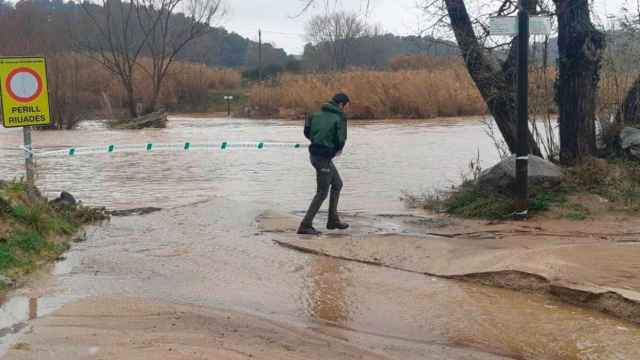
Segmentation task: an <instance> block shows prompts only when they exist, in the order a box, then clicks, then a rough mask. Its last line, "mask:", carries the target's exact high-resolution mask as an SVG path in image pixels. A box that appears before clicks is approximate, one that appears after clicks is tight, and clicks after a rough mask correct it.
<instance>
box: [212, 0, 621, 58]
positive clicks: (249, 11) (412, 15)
mask: <svg viewBox="0 0 640 360" xmlns="http://www.w3.org/2000/svg"><path fill="white" fill-rule="evenodd" d="M225 1H226V7H227V15H226V16H225V18H224V19H223V20H222V21H221V23H220V25H222V26H224V27H226V28H227V29H228V30H230V31H235V32H237V33H239V34H241V35H243V36H245V37H248V38H251V39H254V40H257V38H258V29H259V28H261V29H262V30H263V41H265V42H271V43H275V45H276V46H278V47H282V48H284V49H285V50H286V51H287V53H290V54H301V53H302V50H303V48H304V44H305V39H304V36H303V34H304V27H305V23H306V22H307V21H308V19H309V18H310V17H311V16H313V15H315V14H319V13H321V12H322V10H323V9H322V8H313V9H311V10H310V11H308V12H306V13H305V14H303V15H301V16H299V17H295V16H296V15H297V14H299V13H300V10H301V9H302V4H303V0H225ZM625 1H626V0H595V8H596V12H597V14H598V15H599V16H600V17H601V18H602V19H605V20H606V18H605V14H611V13H614V14H617V13H619V10H620V8H621V7H622V5H623V4H624V3H625ZM365 2H366V0H342V1H341V4H342V5H338V8H341V9H344V10H349V11H350V10H353V11H361V10H362V8H363V6H364V5H363V4H364V3H365ZM418 2H419V0H373V1H372V3H374V6H373V9H372V11H371V13H370V15H369V21H370V22H371V23H377V24H381V25H382V27H383V29H384V30H385V31H386V32H391V33H394V34H399V35H408V34H416V33H417V32H418V29H419V28H420V23H421V12H420V10H419V9H418V8H417V6H416V4H417V3H418Z"/></svg>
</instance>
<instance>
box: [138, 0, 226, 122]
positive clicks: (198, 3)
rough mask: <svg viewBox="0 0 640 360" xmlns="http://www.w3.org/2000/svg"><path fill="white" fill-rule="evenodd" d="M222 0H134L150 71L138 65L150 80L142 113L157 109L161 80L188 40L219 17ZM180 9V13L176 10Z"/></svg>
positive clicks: (202, 32)
mask: <svg viewBox="0 0 640 360" xmlns="http://www.w3.org/2000/svg"><path fill="white" fill-rule="evenodd" d="M221 1H222V0H137V2H136V5H137V6H136V10H137V18H138V22H139V25H140V28H141V30H142V33H143V34H144V39H146V41H145V44H144V45H145V48H146V50H147V53H148V55H149V56H150V58H151V68H147V67H145V66H141V68H142V69H143V71H144V72H145V73H146V74H147V75H149V76H150V77H151V80H152V81H151V83H152V86H153V92H152V97H151V100H150V102H149V103H148V104H147V106H146V112H153V111H155V110H156V108H157V104H158V97H159V96H160V92H161V90H162V85H163V83H164V79H165V77H166V76H167V73H168V72H169V69H170V68H171V65H172V64H173V63H174V61H175V59H176V56H177V55H178V54H179V53H180V52H181V51H182V50H183V49H184V48H185V47H186V46H187V45H188V44H189V43H191V42H192V41H194V40H195V39H198V38H199V37H201V36H203V35H205V34H207V33H208V32H209V31H211V30H212V27H211V26H210V23H211V21H212V19H213V17H214V16H216V15H220V14H221V13H222V11H221ZM180 6H182V7H184V14H181V15H178V14H176V11H177V10H178V9H179V8H180Z"/></svg>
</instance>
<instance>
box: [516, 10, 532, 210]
mask: <svg viewBox="0 0 640 360" xmlns="http://www.w3.org/2000/svg"><path fill="white" fill-rule="evenodd" d="M518 15H519V21H518V149H517V157H516V196H517V197H516V210H517V213H516V216H517V217H518V218H527V216H528V212H529V189H528V180H529V4H528V0H520V12H519V14H518Z"/></svg>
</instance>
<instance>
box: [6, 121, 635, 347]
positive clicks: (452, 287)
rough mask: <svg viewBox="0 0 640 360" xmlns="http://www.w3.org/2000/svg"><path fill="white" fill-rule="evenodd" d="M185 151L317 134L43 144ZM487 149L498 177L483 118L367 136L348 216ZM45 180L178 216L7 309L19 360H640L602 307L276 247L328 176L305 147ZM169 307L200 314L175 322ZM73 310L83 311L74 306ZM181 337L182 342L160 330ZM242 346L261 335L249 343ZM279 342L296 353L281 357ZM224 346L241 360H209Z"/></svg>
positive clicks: (84, 260) (345, 161) (124, 232)
mask: <svg viewBox="0 0 640 360" xmlns="http://www.w3.org/2000/svg"><path fill="white" fill-rule="evenodd" d="M0 139H1V141H2V146H3V147H4V146H12V145H13V146H15V145H18V144H19V141H20V137H19V132H16V131H6V130H2V131H1V132H0ZM187 141H190V142H193V143H196V142H198V143H209V142H211V143H215V142H221V141H275V142H292V143H295V142H303V138H302V135H301V124H300V123H297V122H280V121H250V120H237V119H234V120H226V119H210V120H205V119H186V118H175V119H173V121H171V122H170V127H169V128H168V129H165V130H145V131H140V132H126V131H122V132H120V131H117V132H116V131H107V130H104V129H101V128H100V127H89V126H85V128H83V129H81V130H77V131H70V132H39V133H36V134H35V143H36V144H37V146H38V147H57V146H81V145H88V146H95V145H97V144H101V145H108V144H111V143H115V144H132V143H140V144H143V143H145V142H157V143H180V142H187ZM478 151H479V152H480V156H481V158H482V161H483V163H484V164H485V165H489V164H490V163H492V162H494V161H495V160H496V158H497V156H496V153H495V150H494V149H493V145H492V143H491V141H490V139H488V138H487V137H486V136H485V135H484V132H483V129H482V126H481V124H480V123H479V122H478V121H475V120H459V121H456V120H447V121H397V122H386V123H385V122H372V123H364V124H353V125H352V127H351V129H350V142H349V146H348V149H347V150H346V151H345V156H344V157H343V158H340V159H338V160H337V165H338V167H339V168H340V169H341V170H342V175H343V178H344V180H345V195H344V197H343V198H344V208H345V209H346V211H347V213H348V214H349V215H347V216H346V217H345V218H346V219H347V220H349V221H352V220H357V219H358V216H359V215H358V213H367V214H379V213H387V212H390V211H403V207H402V202H401V201H399V200H398V198H399V196H400V193H401V191H403V190H408V191H412V192H419V191H424V190H429V189H432V188H433V187H441V186H447V185H448V184H451V183H453V182H456V181H457V180H458V179H459V177H460V174H461V173H462V172H464V171H465V169H466V166H467V163H468V161H469V160H470V159H472V158H473V157H474V156H476V154H477V153H478ZM38 168H39V178H38V185H39V186H40V187H42V188H44V189H46V191H47V193H49V194H54V193H55V192H57V191H60V190H68V191H70V192H72V193H74V194H76V195H77V196H78V197H79V198H80V199H82V200H84V201H85V202H86V203H89V204H92V205H107V206H108V207H111V208H118V209H123V208H132V207H140V206H159V207H163V208H165V210H164V211H161V212H157V213H154V214H150V215H146V216H140V217H126V218H114V219H112V221H111V222H110V223H108V224H104V225H102V226H95V227H91V228H89V229H88V236H87V241H86V242H82V243H79V244H75V245H74V247H73V249H72V250H71V251H70V252H69V253H68V254H67V255H66V260H65V261H63V262H61V263H58V264H57V265H56V267H55V268H54V269H53V276H52V277H47V278H46V279H45V280H43V281H39V282H36V283H34V284H32V285H30V286H28V287H27V288H25V289H23V290H20V291H19V293H18V294H16V295H17V296H16V297H14V298H13V300H12V301H10V302H8V303H7V304H5V306H3V308H2V315H1V316H0V327H2V329H0V335H1V336H2V337H1V338H0V349H2V350H3V351H7V349H9V348H10V347H11V346H14V349H13V350H11V351H9V352H8V353H7V358H12V359H30V358H39V359H61V358H65V359H66V358H68V359H72V358H94V357H96V356H97V358H122V359H124V358H127V359H129V358H131V359H143V358H163V359H217V358H220V359H236V358H237V359H240V358H242V359H245V358H267V359H275V358H278V359H316V358H317V359H329V358H331V359H333V358H341V359H343V358H344V359H352V358H364V359H505V358H507V359H567V360H570V359H629V360H632V359H639V358H640V328H638V327H637V326H636V325H634V324H631V323H628V322H625V321H621V320H618V319H614V318H611V317H608V316H606V315H604V314H601V313H598V312H595V311H590V310H584V309H580V308H576V307H573V306H568V305H564V304H561V303H558V302H555V301H552V300H549V299H547V298H545V297H543V296H539V295H532V294H521V293H517V292H513V291H508V290H498V289H493V288H487V287H482V286H479V285H472V284H465V283H460V282H455V281H448V280H442V279H435V278H430V277H426V276H423V275H420V274H414V273H408V272H403V271H397V270H390V269H385V268H381V267H376V266H370V265H364V264H357V263H352V262H347V261H341V260H335V259H330V258H324V257H319V256H314V255H309V254H303V253H298V252H294V251H291V250H288V249H285V248H281V247H278V246H277V245H275V244H274V243H273V241H272V240H273V237H272V236H271V235H270V234H268V233H262V232H260V231H259V229H258V228H257V227H256V218H257V217H259V216H260V215H261V214H263V213H264V212H265V211H280V212H283V213H287V214H298V211H299V210H301V209H303V208H304V207H305V206H306V205H307V202H308V201H309V199H310V197H311V196H312V195H313V194H312V193H313V190H314V178H313V175H314V174H313V172H312V171H311V169H310V168H309V165H308V163H307V153H306V150H305V149H301V150H295V149H285V148H278V149H272V150H268V149H265V150H260V151H258V150H257V149H256V150H254V149H243V150H238V149H233V150H231V151H229V152H225V153H220V152H214V153H211V152H209V153H208V152H206V151H205V152H203V151H196V152H190V153H180V152H163V153H158V154H146V153H132V154H111V155H110V154H100V155H87V156H77V157H74V158H64V157H61V158H52V159H44V160H42V161H40V162H39V163H38ZM21 169H22V164H21V160H20V159H19V158H17V157H16V156H15V154H10V153H9V152H3V155H2V162H1V163H0V170H1V171H2V178H7V177H12V176H19V175H20V174H21V173H20V172H21ZM360 219H361V221H362V218H360ZM389 221H393V220H389ZM397 226H399V227H401V226H402V224H397ZM393 227H394V226H390V228H393ZM367 229H368V230H362V231H363V232H365V233H372V234H373V233H376V232H377V231H379V230H376V227H375V226H370V227H368V228H367ZM353 231H354V232H357V231H360V230H357V229H354V230H353ZM360 235H362V234H360ZM365 235H366V234H365ZM310 241H322V240H321V238H320V239H319V240H310ZM106 299H108V300H106ZM113 299H115V300H113ZM141 299H142V300H141ZM141 302H142V304H143V305H139V304H140V303H141ZM157 302H162V303H163V304H172V306H188V307H189V309H191V310H184V308H180V309H181V310H180V311H177V310H175V311H169V312H166V311H164V310H163V311H160V310H158V309H160V308H159V307H156V305H153V304H155V303H157ZM65 304H67V305H73V306H71V307H70V308H67V307H65V308H64V310H61V309H63V308H62V307H63V306H64V305H65ZM105 304H107V305H105ZM195 307H197V309H200V307H203V308H205V309H223V310H224V311H225V317H224V319H225V320H224V321H227V320H228V319H230V318H231V316H236V315H235V312H239V313H242V314H247V316H251V317H255V319H266V320H267V321H269V322H268V323H267V324H266V325H265V323H263V322H259V320H246V321H245V320H243V323H242V325H241V326H240V328H236V329H235V330H234V329H233V327H232V326H231V325H226V326H229V328H225V330H224V333H222V335H221V337H220V335H219V334H217V333H216V329H217V327H216V325H215V319H216V316H215V315H212V314H209V315H207V317H204V316H198V317H196V320H197V321H185V322H182V320H181V318H183V317H184V318H188V316H187V315H186V314H192V315H193V314H196V313H198V314H200V311H203V310H195V309H196V308H195ZM105 309H107V310H105ZM162 309H164V308H162ZM189 311H192V313H190V312H189ZM165 313H168V314H170V316H169V315H167V316H169V318H168V319H165V318H164V317H163V316H164V315H163V314H165ZM41 316H44V317H42V318H40V319H37V318H39V317H41ZM205 318H206V319H207V320H206V321H205V320H204V319H205ZM34 319H35V320H34ZM243 319H244V318H243ZM260 321H262V320H260ZM167 323H168V324H170V326H171V327H172V328H171V329H173V330H171V329H170V330H162V329H164V327H166V326H168V325H167ZM198 324H200V325H198ZM256 324H259V326H258V325H256ZM274 324H277V325H274ZM256 327H258V328H259V330H260V331H257V330H256ZM158 329H161V330H158ZM300 329H304V331H309V332H308V333H307V332H305V333H304V336H303V335H301V334H302V333H301V331H303V330H300ZM282 332H284V333H285V334H286V335H282V337H278V336H280V335H279V334H281V333H282ZM216 334H217V335H216ZM234 334H250V338H249V339H245V340H243V341H242V345H237V344H236V345H233V342H232V339H233V337H234V336H238V335H234ZM222 338H224V339H226V340H221V339H222ZM229 339H231V340H229ZM294 339H295V341H294ZM136 341H138V342H137V343H136ZM223 341H227V342H226V343H224V346H223V345H221V344H223ZM16 343H18V344H21V345H20V346H18V349H16V348H15V344H16ZM247 344H249V345H247ZM256 344H257V345H256ZM274 344H275V345H274ZM292 344H293V345H292ZM276 345H277V346H278V349H279V350H278V351H281V352H279V353H277V354H276V355H273V352H269V351H270V350H273V347H274V346H276ZM214 347H215V348H216V349H215V351H220V350H219V349H220V348H224V349H226V350H229V349H233V351H234V356H230V355H229V356H223V355H222V354H221V353H218V352H208V351H214V350H212V348H214ZM25 349H26V350H25ZM304 349H307V350H308V349H311V350H309V351H310V352H309V353H303V351H304ZM180 354H182V355H180ZM185 354H186V355H185ZM269 354H272V355H269ZM283 354H286V355H283ZM296 354H297V356H294V355H296ZM100 356H102V357H100Z"/></svg>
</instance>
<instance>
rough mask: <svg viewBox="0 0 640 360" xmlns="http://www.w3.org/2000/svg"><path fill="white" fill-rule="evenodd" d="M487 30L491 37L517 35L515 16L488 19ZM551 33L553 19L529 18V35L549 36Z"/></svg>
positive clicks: (542, 17) (546, 17) (544, 17)
mask: <svg viewBox="0 0 640 360" xmlns="http://www.w3.org/2000/svg"><path fill="white" fill-rule="evenodd" d="M489 28H490V31H491V35H493V36H516V35H518V17H517V16H493V17H491V19H490V23H489ZM552 32H553V19H552V18H551V17H549V16H530V17H529V33H530V34H531V35H551V33H552Z"/></svg>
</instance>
